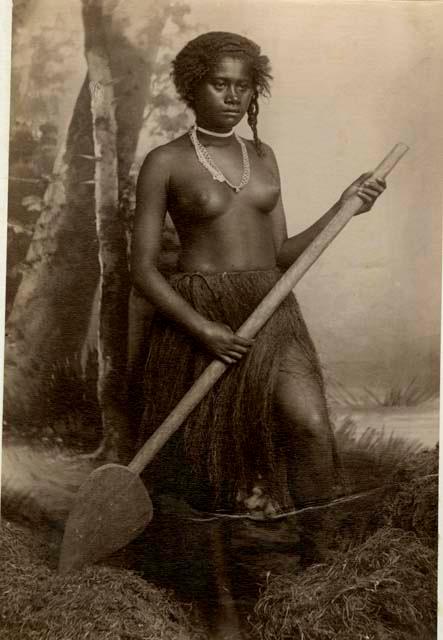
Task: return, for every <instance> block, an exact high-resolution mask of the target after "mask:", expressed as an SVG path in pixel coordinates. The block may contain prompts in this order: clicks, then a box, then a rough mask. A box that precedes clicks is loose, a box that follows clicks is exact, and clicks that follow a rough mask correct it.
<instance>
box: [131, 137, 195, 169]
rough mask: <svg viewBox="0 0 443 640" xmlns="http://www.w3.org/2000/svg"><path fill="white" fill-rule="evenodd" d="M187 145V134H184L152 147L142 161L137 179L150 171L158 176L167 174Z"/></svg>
mask: <svg viewBox="0 0 443 640" xmlns="http://www.w3.org/2000/svg"><path fill="white" fill-rule="evenodd" d="M187 146H188V145H187V136H186V134H184V135H182V136H179V137H178V138H175V139H174V140H172V141H171V142H167V143H165V144H161V145H159V146H158V147H156V148H155V149H152V151H150V152H149V153H148V154H147V155H146V157H145V159H144V160H143V162H142V165H141V167H140V173H139V179H140V178H142V179H143V176H146V175H150V174H152V173H154V174H155V175H158V176H160V175H166V174H169V173H170V172H171V169H172V167H173V166H174V163H176V162H177V160H178V159H179V158H180V156H181V155H182V153H183V152H184V150H185V149H186V148H187Z"/></svg>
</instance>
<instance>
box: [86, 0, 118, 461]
mask: <svg viewBox="0 0 443 640" xmlns="http://www.w3.org/2000/svg"><path fill="white" fill-rule="evenodd" d="M110 20H111V18H110V16H107V15H105V14H104V13H103V7H102V3H101V2H100V0H83V23H84V28H85V52H86V60H87V63H88V74H89V82H90V88H91V96H92V100H91V111H92V127H93V138H94V155H95V158H96V160H95V215H96V224H97V237H98V257H99V264H100V285H99V330H98V363H99V377H98V398H99V402H100V407H101V412H102V423H103V432H104V438H103V442H102V448H103V449H105V451H106V457H107V458H108V459H109V460H113V459H118V457H119V456H118V454H119V450H120V442H119V441H120V440H121V439H122V437H123V436H124V435H125V434H126V431H127V419H126V416H127V414H126V410H125V409H126V402H125V382H126V361H127V328H128V319H127V316H128V296H129V277H128V267H127V243H126V230H125V226H124V223H123V221H122V220H121V219H120V217H119V179H118V178H119V172H118V156H117V121H116V117H115V96H114V89H113V77H112V72H111V66H110V60H109V55H108V48H107V37H106V36H107V32H109V28H108V29H107V28H106V27H107V23H108V22H109V21H110Z"/></svg>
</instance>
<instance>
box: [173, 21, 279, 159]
mask: <svg viewBox="0 0 443 640" xmlns="http://www.w3.org/2000/svg"><path fill="white" fill-rule="evenodd" d="M223 56H232V57H234V58H242V59H245V60H247V61H248V63H249V65H250V70H251V73H252V82H253V86H254V91H253V94H252V98H251V102H250V104H249V108H248V124H249V126H250V127H251V129H252V133H253V136H254V144H255V147H256V149H257V152H258V153H259V154H260V155H261V154H262V153H263V151H262V145H261V142H260V139H259V137H258V133H257V118H258V112H259V105H258V97H259V96H269V95H270V81H271V80H272V75H271V65H270V62H269V59H268V58H267V56H264V55H262V54H261V51H260V47H259V46H258V45H257V44H255V42H253V41H252V40H249V39H248V38H245V37H244V36H241V35H238V34H236V33H229V32H226V31H210V32H209V33H204V34H202V35H200V36H198V37H197V38H194V39H193V40H191V41H190V42H188V44H187V45H185V47H183V49H182V50H181V51H180V52H179V53H178V55H177V56H176V58H175V60H173V61H172V77H173V80H174V84H175V87H176V89H177V93H178V94H179V96H180V97H181V99H182V100H184V102H186V104H187V105H188V106H189V107H191V108H193V102H194V90H195V87H196V86H197V85H198V83H199V82H200V81H201V80H202V79H203V78H204V77H205V76H206V75H207V74H208V73H209V72H210V71H211V70H212V69H213V68H214V67H215V65H216V64H217V63H218V62H219V61H220V58H222V57H223Z"/></svg>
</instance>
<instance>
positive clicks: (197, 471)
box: [132, 32, 385, 515]
mask: <svg viewBox="0 0 443 640" xmlns="http://www.w3.org/2000/svg"><path fill="white" fill-rule="evenodd" d="M173 78H174V82H175V85H176V88H177V91H178V93H179V95H180V96H181V98H182V99H183V100H184V101H185V102H186V103H187V105H188V106H189V107H190V108H191V109H192V110H193V112H194V114H195V119H196V125H195V126H194V127H192V128H191V130H190V131H189V132H188V133H186V134H184V135H182V136H181V137H179V138H177V139H175V140H173V141H172V142H170V143H168V144H165V145H163V146H160V147H158V148H156V149H154V150H153V151H152V152H151V153H149V154H148V156H147V157H146V159H145V161H144V163H143V166H142V168H141V171H140V175H139V179H138V186H137V208H136V218H135V227H134V235H133V246H132V275H133V281H134V284H135V286H136V288H137V289H138V290H139V291H140V292H141V293H142V294H143V295H144V296H145V297H146V298H147V299H148V300H149V301H150V302H151V303H152V304H153V305H154V306H155V308H156V310H157V312H158V313H157V316H156V319H155V321H154V326H153V330H152V335H151V339H150V352H149V356H148V360H147V364H146V373H145V375H146V377H145V383H146V384H145V391H146V410H145V417H144V419H143V424H142V428H141V430H140V437H139V444H142V443H143V442H144V441H145V440H146V438H147V437H148V436H149V435H150V434H151V433H152V432H153V430H155V429H156V428H157V427H158V426H159V424H160V423H161V421H162V420H163V419H164V418H165V417H166V415H167V414H168V412H169V411H170V410H171V409H172V408H173V407H174V405H175V404H176V403H177V402H178V400H179V399H180V397H181V396H182V395H183V393H184V392H185V391H186V390H187V389H188V388H189V387H190V386H191V384H192V382H193V380H194V379H195V378H196V377H197V376H198V375H199V373H201V371H202V370H203V369H204V367H205V366H206V365H207V364H208V363H209V362H210V361H211V359H213V358H219V359H220V360H222V361H223V362H225V363H226V364H229V365H233V366H232V367H230V369H228V371H227V372H226V373H225V375H224V376H223V378H222V379H221V380H220V381H219V383H217V385H216V387H215V388H214V390H213V392H212V393H211V394H209V396H208V397H207V398H206V399H205V400H204V401H203V402H202V403H201V404H200V405H199V407H198V408H197V409H196V410H195V411H194V412H193V414H192V415H191V417H190V418H189V419H188V420H187V422H186V424H185V425H184V426H183V427H182V428H181V429H180V430H179V432H178V433H177V434H176V435H175V436H174V437H173V438H172V439H171V441H170V442H169V443H168V445H167V446H166V447H165V449H164V450H163V452H162V453H161V454H160V455H159V456H158V457H157V459H156V461H154V463H153V464H152V465H151V466H150V467H149V468H148V471H149V473H150V477H151V481H152V482H153V484H154V489H155V487H157V488H158V490H159V491H173V492H177V491H179V492H180V493H181V494H182V496H184V497H185V498H186V499H187V500H188V501H189V502H190V503H191V504H192V505H193V506H195V507H197V508H199V509H203V510H214V509H226V510H230V511H232V510H234V509H237V510H242V511H245V510H246V511H247V510H248V509H249V510H251V509H252V510H253V509H257V508H260V509H261V510H263V511H264V512H265V514H268V515H269V514H271V513H274V512H275V511H276V510H286V509H289V508H293V507H294V506H296V507H303V506H307V505H311V504H317V503H318V504H321V503H323V502H325V501H328V500H330V499H331V497H333V495H334V491H335V490H336V485H337V458H336V455H335V451H334V442H333V438H332V435H331V427H330V422H329V418H328V412H327V406H326V401H325V394H324V388H323V381H322V375H321V370H320V366H319V363H318V359H317V356H316V353H315V349H314V347H313V345H312V342H311V339H310V337H309V334H308V332H307V329H306V326H305V324H304V322H303V319H302V316H301V314H300V310H299V308H298V305H297V303H296V300H295V298H294V297H293V296H292V295H291V296H289V297H288V298H287V300H286V301H285V302H284V303H283V304H282V305H281V307H280V308H279V309H278V310H277V311H276V312H275V313H274V315H273V317H272V319H271V320H270V321H269V322H268V323H267V324H266V326H265V327H264V329H263V330H262V331H261V332H260V334H259V336H257V338H256V339H255V340H254V341H253V340H246V339H244V338H240V337H238V336H236V335H235V331H236V329H237V328H238V327H239V326H240V324H241V323H242V322H243V321H244V320H245V319H246V318H247V317H248V315H249V314H250V313H251V312H252V311H253V309H254V308H255V307H256V306H257V304H258V303H259V301H260V300H261V299H262V298H263V297H264V295H265V294H266V293H267V292H268V291H269V289H270V288H271V287H272V286H273V284H275V282H276V281H277V279H278V277H279V276H280V275H281V270H284V269H286V268H288V267H289V266H290V265H291V264H292V262H293V261H294V260H295V259H296V258H297V256H298V255H299V254H300V253H301V252H302V251H303V250H304V249H305V248H306V247H307V246H308V245H309V243H310V242H311V241H312V240H313V238H315V236H316V235H317V234H318V233H319V231H321V230H322V229H323V228H324V227H325V225H327V223H328V222H329V220H330V219H331V218H332V217H333V216H334V214H335V213H336V211H337V210H338V208H339V207H340V205H341V204H342V203H343V202H344V201H346V200H347V199H348V198H350V197H351V196H352V195H354V194H358V196H359V197H360V198H361V201H362V206H361V209H360V211H359V212H358V213H362V212H363V211H368V210H369V209H370V208H371V207H372V205H373V203H374V202H375V200H376V199H377V197H378V196H379V195H380V194H381V193H382V192H383V190H384V188H385V184H384V182H383V181H379V180H378V181H372V180H371V179H370V174H364V175H363V176H361V177H360V178H359V179H358V180H356V181H355V182H354V183H353V184H352V185H351V186H350V187H349V188H348V189H346V191H344V193H343V194H342V196H341V197H340V198H339V200H338V201H337V203H336V204H334V205H333V206H332V207H331V209H330V210H329V211H327V212H326V213H325V214H324V215H323V216H322V217H321V218H320V219H319V220H318V221H317V222H316V223H315V224H313V225H312V226H311V227H309V228H308V229H307V230H305V231H304V232H302V233H300V234H298V235H296V236H294V237H291V238H288V236H287V232H286V222H285V214H284V210H283V204H282V198H281V192H280V180H279V171H278V166H277V162H276V159H275V156H274V153H273V151H272V149H271V148H270V147H269V146H268V145H267V144H265V143H263V142H261V141H260V139H259V137H258V132H257V116H258V111H259V104H258V98H259V96H260V95H266V94H268V93H269V82H270V79H271V75H270V66H269V61H268V59H267V58H266V57H265V56H263V55H261V53H260V49H259V47H258V46H257V45H256V44H254V43H253V42H251V41H250V40H248V39H246V38H244V37H242V36H239V35H236V34H231V33H224V32H211V33H206V34H204V35H201V36H199V37H197V38H195V39H194V40H192V41H191V42H190V43H188V44H187V45H186V46H185V47H184V49H183V50H182V51H181V52H180V53H179V54H178V56H177V57H176V59H175V60H174V62H173ZM244 116H247V119H248V123H249V125H250V127H251V129H252V132H253V140H243V139H242V138H240V137H238V136H237V134H236V133H235V132H234V131H233V128H234V127H235V126H236V125H237V124H238V123H239V122H240V121H241V120H242V119H243V117H244ZM167 211H168V212H169V214H170V216H171V218H172V220H173V222H174V224H175V227H176V229H177V232H178V235H179V238H180V241H181V247H182V248H181V254H180V258H179V273H178V274H176V275H174V276H173V277H172V278H170V279H169V281H168V280H167V279H165V277H164V276H163V275H162V274H161V273H160V272H159V270H158V268H157V258H158V255H159V251H160V248H161V235H162V227H163V222H164V218H165V215H166V212H167Z"/></svg>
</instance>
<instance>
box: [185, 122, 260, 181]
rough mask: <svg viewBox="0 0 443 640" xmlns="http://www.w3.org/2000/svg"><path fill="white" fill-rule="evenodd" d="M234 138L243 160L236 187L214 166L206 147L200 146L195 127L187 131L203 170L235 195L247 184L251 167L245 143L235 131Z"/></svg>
mask: <svg viewBox="0 0 443 640" xmlns="http://www.w3.org/2000/svg"><path fill="white" fill-rule="evenodd" d="M208 133H210V134H211V132H208ZM229 135H230V134H229ZM234 136H235V138H236V140H237V142H238V143H239V145H240V149H241V153H242V159H243V175H242V177H241V180H240V183H239V184H238V185H235V184H232V182H230V181H229V180H228V179H227V177H226V176H225V175H224V174H223V173H222V172H221V171H220V169H219V168H218V167H217V165H216V164H215V162H214V160H213V159H212V158H211V156H210V154H209V151H208V150H207V149H206V147H204V146H203V145H202V144H201V142H200V141H199V139H198V137H197V125H194V126H192V127H191V128H190V130H189V137H190V138H191V142H192V145H193V147H194V149H195V153H196V155H197V158H198V160H199V162H200V163H201V164H202V165H203V166H204V168H205V169H206V170H207V171H209V173H210V174H211V176H212V178H213V179H214V180H217V181H218V182H226V184H227V185H228V186H229V187H231V189H233V190H234V191H235V193H238V192H239V191H240V189H243V187H245V186H246V185H247V184H248V182H249V178H250V176H251V166H250V164H249V156H248V150H247V149H246V145H245V143H244V142H243V140H242V139H241V138H240V137H239V136H238V135H237V134H236V133H235V131H234Z"/></svg>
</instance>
